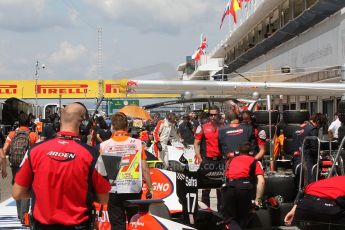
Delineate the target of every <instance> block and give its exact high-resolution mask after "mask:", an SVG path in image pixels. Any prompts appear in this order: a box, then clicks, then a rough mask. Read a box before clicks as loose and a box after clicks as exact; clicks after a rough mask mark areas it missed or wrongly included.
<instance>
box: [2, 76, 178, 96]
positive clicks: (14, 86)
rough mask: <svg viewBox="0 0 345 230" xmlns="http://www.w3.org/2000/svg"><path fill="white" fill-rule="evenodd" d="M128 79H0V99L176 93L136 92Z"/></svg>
mask: <svg viewBox="0 0 345 230" xmlns="http://www.w3.org/2000/svg"><path fill="white" fill-rule="evenodd" d="M129 82H130V81H128V80H38V81H37V82H36V80H17V81H16V80H14V81H10V80H4V81H1V80H0V98H1V99H6V98H10V97H16V98H19V99H21V98H22V99H30V98H36V97H37V98H39V99H48V98H65V99H68V98H96V97H99V96H102V95H103V96H104V97H105V98H159V97H161V98H162V97H178V95H176V94H136V93H135V92H133V91H132V92H130V91H129V90H128V85H129Z"/></svg>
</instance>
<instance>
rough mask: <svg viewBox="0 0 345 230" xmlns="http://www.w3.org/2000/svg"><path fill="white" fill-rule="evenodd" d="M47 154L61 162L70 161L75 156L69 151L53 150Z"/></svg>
mask: <svg viewBox="0 0 345 230" xmlns="http://www.w3.org/2000/svg"><path fill="white" fill-rule="evenodd" d="M47 156H48V157H49V158H51V159H53V160H56V161H61V162H64V161H71V160H74V159H75V158H76V155H75V153H69V152H65V153H62V152H55V151H50V152H48V153H47Z"/></svg>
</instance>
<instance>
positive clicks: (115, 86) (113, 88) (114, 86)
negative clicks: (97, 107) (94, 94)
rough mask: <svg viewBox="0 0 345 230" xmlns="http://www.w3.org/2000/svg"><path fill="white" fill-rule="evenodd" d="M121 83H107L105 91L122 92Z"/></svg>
mask: <svg viewBox="0 0 345 230" xmlns="http://www.w3.org/2000/svg"><path fill="white" fill-rule="evenodd" d="M120 88H121V86H120V84H105V93H120Z"/></svg>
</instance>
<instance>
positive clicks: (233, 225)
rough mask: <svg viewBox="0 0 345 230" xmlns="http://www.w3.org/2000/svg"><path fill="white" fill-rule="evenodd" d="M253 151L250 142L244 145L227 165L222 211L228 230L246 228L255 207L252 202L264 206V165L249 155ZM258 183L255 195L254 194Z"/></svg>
mask: <svg viewBox="0 0 345 230" xmlns="http://www.w3.org/2000/svg"><path fill="white" fill-rule="evenodd" d="M251 148H252V146H251V144H250V143H249V142H244V143H242V144H241V145H240V146H239V149H238V152H239V154H238V155H235V156H234V157H232V158H229V160H228V162H227V166H226V171H225V176H226V184H225V185H224V187H223V193H222V204H223V205H222V207H221V208H222V210H221V212H222V214H223V218H224V223H225V225H226V227H227V229H231V230H240V229H241V228H245V227H246V224H247V222H248V218H249V215H250V211H251V208H252V207H253V206H252V200H254V199H255V204H256V205H257V206H261V205H262V196H263V194H264V187H265V179H264V171H263V169H262V166H261V163H260V162H258V160H256V159H255V158H254V157H253V156H250V155H249V153H250V151H251ZM255 181H257V182H256V193H253V191H255ZM254 194H255V195H256V196H255V197H253V195H254Z"/></svg>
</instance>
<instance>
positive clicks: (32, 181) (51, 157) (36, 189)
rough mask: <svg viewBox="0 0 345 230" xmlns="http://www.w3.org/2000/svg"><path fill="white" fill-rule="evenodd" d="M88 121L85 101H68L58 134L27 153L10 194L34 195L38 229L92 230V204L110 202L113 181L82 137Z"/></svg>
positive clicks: (24, 196) (62, 113)
mask: <svg viewBox="0 0 345 230" xmlns="http://www.w3.org/2000/svg"><path fill="white" fill-rule="evenodd" d="M86 119H87V110H86V107H85V106H84V105H83V104H81V103H72V104H70V105H67V106H66V107H65V108H64V109H63V110H62V112H61V128H60V132H58V133H57V137H55V138H53V139H50V140H47V141H43V142H40V143H38V144H36V145H34V146H32V147H31V149H30V150H29V151H28V152H27V153H26V156H25V158H24V160H23V163H22V166H21V168H20V170H19V171H18V173H17V175H16V177H15V183H14V185H13V187H12V196H13V198H14V199H16V200H20V199H28V198H30V197H32V198H33V202H32V215H33V219H34V223H33V229H34V230H47V229H66V230H72V229H83V230H91V229H93V228H91V227H92V223H93V218H92V209H93V206H92V204H93V202H94V201H97V202H99V203H101V204H106V203H107V202H108V192H109V190H110V184H109V182H108V180H107V178H106V176H107V175H106V172H105V168H104V164H103V161H102V158H101V157H99V153H98V151H96V150H95V149H94V148H91V147H90V146H88V145H86V144H84V143H82V142H81V141H80V139H79V138H78V134H79V126H80V124H81V123H82V122H83V121H84V120H86Z"/></svg>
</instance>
